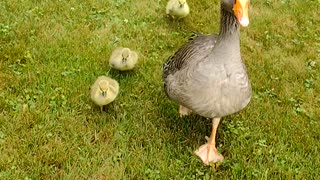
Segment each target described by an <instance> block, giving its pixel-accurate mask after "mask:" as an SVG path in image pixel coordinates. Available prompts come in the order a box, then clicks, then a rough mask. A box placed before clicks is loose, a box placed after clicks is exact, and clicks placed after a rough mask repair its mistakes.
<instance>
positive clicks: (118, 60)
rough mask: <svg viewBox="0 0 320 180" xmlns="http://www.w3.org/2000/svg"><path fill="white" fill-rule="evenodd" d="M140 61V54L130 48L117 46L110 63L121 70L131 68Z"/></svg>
mask: <svg viewBox="0 0 320 180" xmlns="http://www.w3.org/2000/svg"><path fill="white" fill-rule="evenodd" d="M137 62H138V54H137V53H136V52H135V51H132V50H130V49H129V48H123V47H119V48H116V49H115V50H114V51H113V52H112V54H111V56H110V59H109V65H110V66H111V67H112V68H114V69H117V70H120V71H127V70H131V69H133V68H134V67H135V65H136V64H137Z"/></svg>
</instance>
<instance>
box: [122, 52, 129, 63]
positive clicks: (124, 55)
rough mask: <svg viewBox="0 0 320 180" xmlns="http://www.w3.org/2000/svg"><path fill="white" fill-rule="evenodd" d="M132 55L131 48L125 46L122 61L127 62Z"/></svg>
mask: <svg viewBox="0 0 320 180" xmlns="http://www.w3.org/2000/svg"><path fill="white" fill-rule="evenodd" d="M129 55H130V49H129V48H123V50H122V53H121V56H122V63H126V62H127V60H128V58H129Z"/></svg>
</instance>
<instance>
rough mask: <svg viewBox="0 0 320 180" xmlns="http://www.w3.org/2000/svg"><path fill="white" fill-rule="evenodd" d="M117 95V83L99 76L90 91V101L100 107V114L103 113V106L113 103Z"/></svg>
mask: <svg viewBox="0 0 320 180" xmlns="http://www.w3.org/2000/svg"><path fill="white" fill-rule="evenodd" d="M118 93H119V84H118V82H117V81H116V80H114V79H111V78H109V77H107V76H99V77H98V78H97V80H96V81H95V82H94V84H93V85H92V86H91V89H90V95H91V100H92V101H93V102H94V103H95V104H97V105H98V106H100V111H101V112H102V111H103V106H105V105H107V104H109V103H111V102H112V101H114V100H115V99H116V97H117V96H118Z"/></svg>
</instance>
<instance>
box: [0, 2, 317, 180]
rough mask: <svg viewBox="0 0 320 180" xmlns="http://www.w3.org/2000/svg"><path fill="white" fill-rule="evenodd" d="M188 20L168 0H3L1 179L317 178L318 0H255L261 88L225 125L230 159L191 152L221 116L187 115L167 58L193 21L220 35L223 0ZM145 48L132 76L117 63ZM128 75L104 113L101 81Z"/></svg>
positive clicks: (251, 45) (250, 54)
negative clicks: (113, 60)
mask: <svg viewBox="0 0 320 180" xmlns="http://www.w3.org/2000/svg"><path fill="white" fill-rule="evenodd" d="M188 3H189V6H190V9H191V13H190V15H189V16H188V17H186V18H185V19H183V20H181V21H173V20H171V19H170V18H167V17H166V15H165V6H166V1H164V0H148V1H147V0H145V1H137V0H104V1H102V0H97V1H93V0H88V1H75V0H70V1H64V0H59V1H33V0H25V1H21V0H2V1H1V2H0V179H319V178H320V155H319V151H320V95H319V93H320V83H319V80H320V16H319V9H320V2H319V0H305V1H302V0H264V1H251V6H250V11H249V13H250V15H249V18H250V25H249V26H248V27H247V28H241V53H242V57H243V60H244V63H245V64H246V66H247V70H248V74H249V76H250V80H251V84H252V90H253V95H252V99H251V102H250V103H249V105H248V106H247V107H246V108H245V109H244V110H242V111H241V112H239V113H236V114H234V115H231V116H227V117H224V118H223V120H222V123H221V124H220V126H219V129H218V137H217V138H218V139H217V143H218V150H219V151H220V152H221V153H222V154H223V155H224V157H225V161H224V162H223V163H222V164H218V165H211V166H204V165H203V164H202V162H201V160H200V159H199V158H198V157H197V156H195V155H194V153H193V151H194V150H196V149H197V148H198V147H199V146H200V145H202V144H203V143H205V141H206V140H205V136H209V135H210V131H211V121H210V120H207V119H205V118H202V117H199V116H197V115H190V116H188V117H184V118H179V116H178V105H177V104H175V103H174V102H172V101H170V100H169V99H168V98H167V97H166V95H165V93H164V91H163V82H162V64H163V63H164V62H165V61H166V60H167V58H168V57H169V56H170V55H172V54H173V53H174V52H175V51H176V50H177V49H178V48H179V47H180V46H181V45H182V44H183V43H185V42H186V41H187V39H188V37H189V36H190V35H191V32H192V31H198V32H202V33H206V34H209V33H217V32H218V29H219V19H220V18H219V16H220V13H219V8H220V5H219V1H218V0H216V1H212V0H190V1H188ZM119 46H124V47H129V48H131V49H134V50H136V51H137V52H138V54H139V64H138V65H137V67H136V68H135V69H134V70H133V71H131V72H118V71H116V70H112V69H110V67H109V66H108V63H107V61H108V58H109V56H110V54H111V52H112V50H113V49H114V48H116V47H119ZM100 75H108V76H110V77H112V78H114V79H116V80H117V81H118V82H119V84H120V93H119V96H118V97H117V99H116V101H114V102H113V103H112V104H109V105H108V106H107V107H106V108H105V112H104V113H100V109H99V107H98V106H96V105H95V104H93V103H92V101H91V100H90V96H89V90H90V86H91V84H92V83H93V82H94V81H95V79H96V78H97V77H98V76H100Z"/></svg>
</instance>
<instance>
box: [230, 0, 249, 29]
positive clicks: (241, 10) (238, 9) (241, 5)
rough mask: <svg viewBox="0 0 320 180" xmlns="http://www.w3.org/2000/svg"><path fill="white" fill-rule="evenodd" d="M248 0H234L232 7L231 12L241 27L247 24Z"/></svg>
mask: <svg viewBox="0 0 320 180" xmlns="http://www.w3.org/2000/svg"><path fill="white" fill-rule="evenodd" d="M248 10H249V0H236V4H235V6H234V8H233V12H234V14H235V15H236V17H237V19H238V21H239V23H240V24H241V26H243V27H247V26H248V25H249V14H248Z"/></svg>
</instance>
